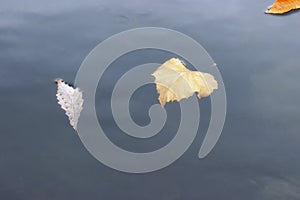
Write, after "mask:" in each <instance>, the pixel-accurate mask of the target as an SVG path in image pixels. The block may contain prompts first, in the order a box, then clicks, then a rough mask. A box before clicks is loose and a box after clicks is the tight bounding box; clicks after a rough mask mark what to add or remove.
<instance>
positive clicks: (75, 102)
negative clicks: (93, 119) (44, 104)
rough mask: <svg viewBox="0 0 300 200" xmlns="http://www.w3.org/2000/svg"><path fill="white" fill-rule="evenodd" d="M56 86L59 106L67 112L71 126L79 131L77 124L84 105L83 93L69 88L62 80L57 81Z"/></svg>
mask: <svg viewBox="0 0 300 200" xmlns="http://www.w3.org/2000/svg"><path fill="white" fill-rule="evenodd" d="M56 84H57V94H56V97H57V100H58V104H60V105H61V108H62V109H63V110H65V111H66V115H67V116H68V117H69V120H70V124H71V125H72V126H73V128H74V129H75V130H77V123H78V119H79V116H80V112H81V110H82V105H83V99H82V92H81V91H80V90H79V89H78V88H73V87H71V86H69V85H68V84H66V83H65V82H63V80H61V79H57V80H56Z"/></svg>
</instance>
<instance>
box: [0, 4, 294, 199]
mask: <svg viewBox="0 0 300 200" xmlns="http://www.w3.org/2000/svg"><path fill="white" fill-rule="evenodd" d="M271 3H272V2H271V1H270V0H268V1H247V0H232V1H216V0H204V1H196V0H192V1H184V0H174V1H171V0H166V1H158V0H157V1H144V0H140V1H138V0H135V1H121V0H118V1H96V0H87V1H70V0H62V1H56V2H54V1H45V0H43V1H38V0H28V1H16V0H10V1H8V0H2V1H1V3H0V94H1V98H0V108H1V109H0V113H1V114H0V116H1V125H0V137H1V138H0V199H1V200H2V199H3V200H6V199H7V200H14V199H16V200H25V199H26V200H27V199H28V200H35V199H37V200H41V199H64V200H65V199H72V200H75V199H105V200H107V199H137V200H139V199H145V200H148V199H149V200H153V199H172V200H173V199H197V200H198V199H206V200H210V199H214V200H218V199H222V200H225V199H226V200H227V199H228V200H232V199H242V200H248V199H249V200H253V199H255V200H256V199H257V200H277V199H278V200H296V199H300V157H299V154H300V133H299V130H300V123H299V122H300V106H299V102H300V90H299V87H300V86H299V80H300V79H299V77H300V65H299V63H300V51H299V50H300V38H299V35H300V13H299V12H295V13H293V14H290V15H286V16H280V17H279V16H271V15H265V14H264V13H263V11H264V9H265V8H266V7H267V6H268V5H270V4H271ZM144 26H159V27H165V28H171V29H174V30H177V31H181V32H183V33H185V34H187V35H189V36H190V37H192V38H194V39H195V40H197V41H198V42H199V43H201V44H202V45H203V46H204V47H205V48H206V50H207V51H208V52H209V53H210V55H211V56H212V57H213V59H214V60H215V62H216V63H218V67H219V70H220V72H221V73H222V76H223V79H224V83H225V86H226V92H227V98H228V113H227V118H226V124H225V127H224V130H223V133H222V136H221V138H220V140H219V142H218V144H217V145H216V147H215V148H214V150H213V151H212V152H211V154H210V155H209V156H208V157H207V158H205V159H204V160H199V159H197V153H198V150H199V147H200V145H201V142H202V139H203V134H204V132H205V130H206V128H207V125H208V120H209V106H210V102H209V100H208V99H204V100H201V101H200V107H201V116H203V117H202V119H201V123H200V126H201V128H200V130H199V134H198V135H199V136H198V137H197V138H196V140H195V141H194V143H193V144H192V146H191V147H190V148H189V149H188V151H187V152H186V153H185V154H184V156H182V157H181V158H180V159H179V160H177V161H176V162H175V163H173V164H172V165H171V166H169V167H167V168H164V169H162V170H160V171H156V172H153V173H149V174H139V175H134V174H126V173H121V172H117V171H115V170H112V169H110V168H108V167H106V166H104V165H103V164H101V163H100V162H98V161H97V160H95V159H94V158H93V157H92V156H91V155H90V154H89V153H88V151H87V150H86V149H85V148H84V146H83V145H82V143H81V141H80V139H79V138H78V136H77V135H76V134H75V131H74V130H73V129H72V128H71V127H70V126H69V124H68V121H67V118H66V116H65V115H64V113H63V111H62V110H61V109H60V108H59V106H58V105H57V103H56V98H55V93H56V86H55V84H54V83H53V80H54V79H55V78H57V77H61V78H63V79H65V80H66V81H69V82H73V81H74V79H75V75H76V72H77V70H78V68H79V66H80V64H81V62H82V61H83V59H84V58H85V57H86V55H87V54H88V53H89V52H90V51H91V50H92V49H93V48H94V47H95V46H96V45H97V44H98V43H99V42H101V41H103V40H104V39H106V38H107V37H109V36H111V35H113V34H115V33H118V32H120V31H123V30H127V29H130V28H136V27H144ZM168 56H170V55H168V54H166V53H161V52H158V51H150V50H149V51H142V52H138V53H132V54H129V55H127V57H126V56H125V57H124V58H120V59H119V60H117V61H116V62H115V63H114V64H113V65H112V66H111V67H110V68H109V69H108V70H107V72H106V75H105V76H104V77H103V79H101V81H100V85H101V87H100V86H99V90H98V92H97V97H96V100H97V103H98V104H97V106H96V107H97V112H98V113H101V112H102V113H106V115H103V116H104V119H103V120H104V121H103V122H102V123H103V124H104V126H105V129H106V130H110V132H111V133H112V134H111V135H110V136H109V137H110V138H111V140H113V141H114V142H115V143H116V144H118V145H119V146H122V147H123V148H125V149H129V150H136V151H148V150H152V149H156V148H160V147H162V146H163V145H164V144H166V143H167V142H168V141H169V140H170V139H171V138H172V135H168V136H163V137H161V139H159V138H153V141H152V140H150V141H145V142H142V143H139V142H138V141H134V140H133V141H130V138H128V137H126V136H124V134H123V135H122V133H121V131H120V130H119V129H118V128H117V127H115V123H114V121H113V120H112V116H111V111H109V109H108V107H107V105H109V104H108V103H109V98H110V95H111V89H112V88H113V84H114V83H115V81H116V80H117V79H118V77H120V76H121V75H122V74H123V73H125V72H126V71H127V70H129V69H130V66H135V65H137V64H142V63H147V62H163V61H164V60H166V59H168V58H169V57H168ZM120 63H123V64H122V65H120ZM120 66H121V67H120ZM118 67H119V68H118ZM146 94H149V95H146ZM150 94H151V95H150ZM156 97H157V96H156V91H155V88H154V86H153V85H147V86H145V87H142V88H140V89H139V90H137V91H136V93H135V94H134V96H133V97H132V101H133V103H132V104H131V106H130V110H131V114H132V116H133V119H134V120H135V121H136V122H137V123H138V124H140V125H146V124H147V123H149V119H148V115H147V112H148V110H147V109H148V108H149V106H150V105H151V104H153V103H157V100H156ZM171 108H172V109H171ZM168 109H169V110H171V112H175V113H176V112H178V105H177V104H176V103H173V104H170V105H169V107H168V106H167V110H168ZM173 118H174V120H178V119H177V118H176V115H174V116H173ZM100 120H101V119H100ZM202 120H203V121H202ZM168 124H169V125H168V127H167V130H169V132H170V133H172V132H173V130H175V131H176V128H177V127H178V124H177V123H172V121H171V122H170V123H168ZM112 130H113V131H112ZM155 139H156V140H155Z"/></svg>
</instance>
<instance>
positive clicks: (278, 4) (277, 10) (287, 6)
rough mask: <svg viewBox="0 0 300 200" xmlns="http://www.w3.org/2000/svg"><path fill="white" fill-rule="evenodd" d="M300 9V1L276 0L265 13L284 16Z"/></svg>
mask: <svg viewBox="0 0 300 200" xmlns="http://www.w3.org/2000/svg"><path fill="white" fill-rule="evenodd" d="M299 8H300V0H276V1H275V2H274V4H273V5H272V6H270V8H268V10H266V12H265V13H267V14H283V13H286V12H289V11H291V10H294V9H299Z"/></svg>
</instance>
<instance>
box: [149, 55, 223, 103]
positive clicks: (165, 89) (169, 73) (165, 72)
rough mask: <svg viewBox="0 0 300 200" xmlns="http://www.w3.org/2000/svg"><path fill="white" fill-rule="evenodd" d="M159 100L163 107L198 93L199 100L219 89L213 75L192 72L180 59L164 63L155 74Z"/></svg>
mask: <svg viewBox="0 0 300 200" xmlns="http://www.w3.org/2000/svg"><path fill="white" fill-rule="evenodd" d="M152 75H153V76H154V77H155V83H156V90H157V92H158V93H159V97H158V100H159V102H160V104H161V105H162V106H164V105H165V104H166V102H169V101H180V100H181V99H183V98H188V97H190V96H192V95H193V94H194V92H197V93H198V95H197V96H198V98H202V97H207V96H209V95H210V94H211V93H212V92H213V90H215V89H217V88H218V83H217V81H216V80H215V79H214V77H213V76H212V75H211V74H208V73H202V72H198V71H190V70H189V69H187V68H186V67H185V66H184V64H183V63H182V62H181V61H180V60H179V59H178V58H171V59H170V60H168V61H166V62H165V63H163V64H162V65H161V66H160V67H159V68H158V69H157V70H156V71H155V72H154V73H153V74H152Z"/></svg>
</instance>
